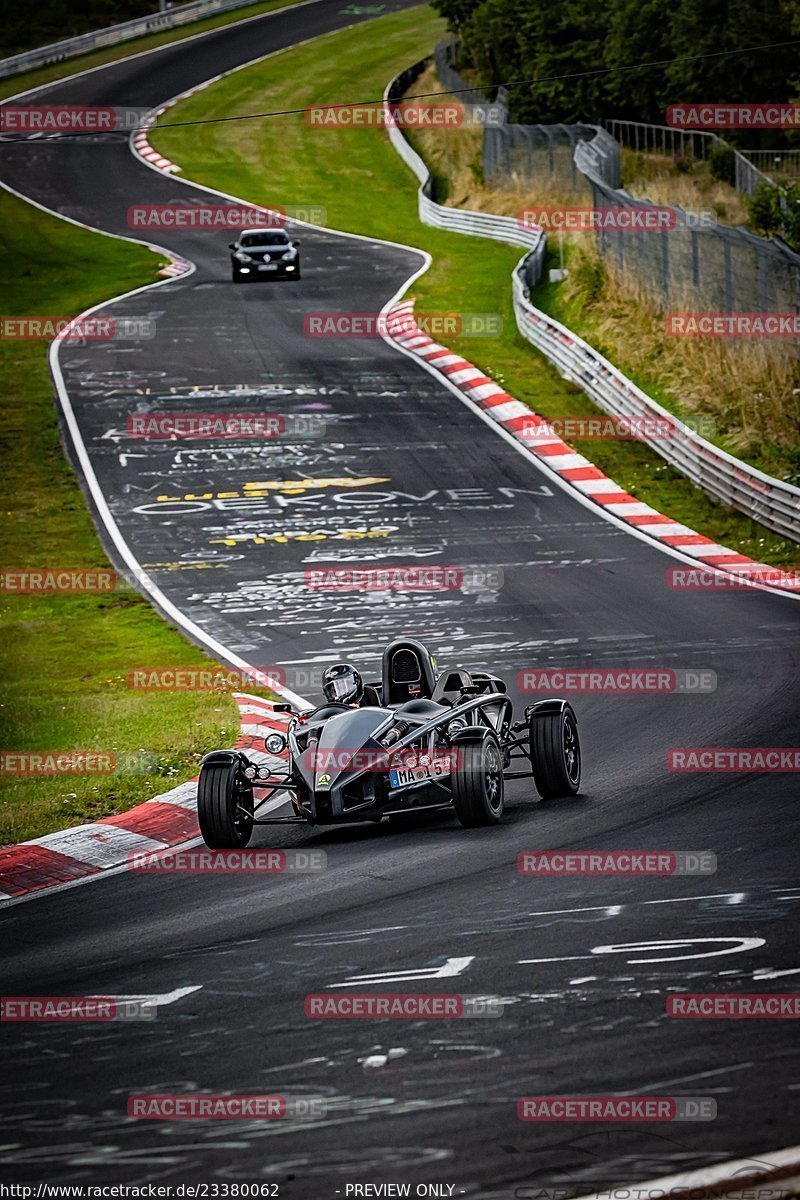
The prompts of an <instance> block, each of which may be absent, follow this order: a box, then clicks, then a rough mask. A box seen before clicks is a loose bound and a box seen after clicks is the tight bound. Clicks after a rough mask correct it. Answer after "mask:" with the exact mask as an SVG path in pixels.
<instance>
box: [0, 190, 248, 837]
mask: <svg viewBox="0 0 800 1200" xmlns="http://www.w3.org/2000/svg"><path fill="white" fill-rule="evenodd" d="M0 245H1V246H2V251H3V255H2V265H0V283H1V284H2V286H3V291H4V294H5V295H6V296H7V297H9V299H8V300H7V301H6V305H5V313H7V314H8V315H22V314H37V313H38V314H42V315H48V316H52V315H55V314H58V315H62V314H63V315H75V314H76V313H78V312H80V311H82V310H83V309H85V308H87V307H89V306H90V305H92V304H96V303H98V302H99V301H101V300H103V299H105V298H107V297H109V296H113V295H117V294H119V293H120V292H123V291H125V290H126V289H128V288H132V287H135V286H137V285H140V284H143V283H147V282H149V281H150V280H152V279H154V278H155V277H156V271H157V268H158V266H159V265H160V264H161V259H160V257H159V256H157V255H156V254H154V253H152V252H151V251H149V250H146V249H144V248H141V247H138V246H132V245H130V244H127V243H125V242H120V241H116V240H114V239H112V238H108V237H103V236H101V235H99V234H94V233H90V232H88V231H86V230H82V229H77V228H75V227H74V226H72V225H68V224H66V223H65V222H63V221H59V220H58V219H56V218H55V217H50V216H48V215H46V214H43V213H41V212H39V211H38V210H37V209H35V208H33V207H31V206H30V205H27V204H25V203H23V202H22V201H20V200H17V199H16V198H15V197H12V196H9V195H8V194H7V193H5V192H0ZM46 350H47V347H46V345H45V344H44V343H43V342H35V341H28V342H23V341H9V340H0V393H1V394H2V401H0V403H1V404H2V426H1V427H0V452H2V455H3V459H2V461H3V500H4V503H3V523H2V535H1V540H2V546H1V547H0V560H1V561H2V563H3V568H4V569H5V570H15V569H31V568H43V567H53V566H58V567H69V568H90V569H94V568H108V566H109V564H108V560H107V559H106V557H105V555H104V553H103V550H102V548H101V546H100V543H99V542H98V539H97V536H96V533H95V531H94V527H93V525H92V522H91V519H90V517H89V513H88V511H87V508H86V504H85V502H84V498H83V494H82V492H81V489H80V487H79V485H78V482H77V480H76V478H75V475H74V474H73V472H72V470H71V468H70V467H69V466H68V464H67V462H66V460H65V458H64V455H63V451H62V448H61V443H60V440H59V432H58V425H57V421H56V411H55V405H54V401H53V388H52V383H51V381H50V375H49V371H48V367H47V358H46ZM0 643H1V648H0V677H2V703H0V733H1V736H2V745H3V747H4V748H5V749H8V750H65V749H78V750H103V751H108V752H110V753H115V754H116V755H118V756H119V759H120V762H121V767H122V769H120V770H119V771H118V772H117V773H115V774H114V775H112V776H97V775H72V776H60V777H54V776H50V777H39V778H23V777H14V776H12V775H2V774H0V842H3V841H7V842H12V841H18V840H22V839H25V838H30V837H37V836H39V835H41V834H43V833H48V832H50V831H51V830H53V829H58V828H60V827H62V826H64V825H70V824H74V823H76V822H78V821H82V820H91V819H93V818H95V817H100V816H104V815H107V814H109V813H112V812H119V811H121V810H122V809H124V808H128V807H130V806H131V805H133V804H136V803H138V802H140V801H142V800H148V799H150V798H151V797H152V796H154V795H157V794H158V793H159V792H163V791H165V790H167V788H169V787H171V786H173V785H174V784H176V783H179V782H182V781H183V780H184V779H188V778H191V777H192V775H194V774H195V773H196V769H197V761H198V757H199V756H200V755H201V754H202V753H204V752H205V751H207V750H208V749H210V748H212V747H214V746H216V745H225V744H230V742H231V740H232V738H233V737H234V735H235V731H236V728H237V723H238V722H237V712H236V705H235V703H234V701H233V700H232V699H231V697H230V696H229V695H227V694H225V693H203V692H177V693H176V692H173V693H167V694H155V693H149V692H136V691H132V690H130V689H129V688H128V686H127V683H126V678H125V677H126V673H127V672H128V671H129V670H130V669H132V668H133V667H136V666H143V665H152V666H159V667H161V666H172V665H180V666H187V667H191V666H196V667H201V666H208V665H209V661H210V660H209V659H208V658H206V656H205V655H204V654H203V653H202V652H201V651H200V650H198V649H197V648H195V647H194V646H191V645H190V644H189V643H188V642H186V641H185V640H184V638H183V637H182V636H181V635H180V634H179V633H178V632H177V631H176V630H175V629H173V628H172V627H170V626H169V625H167V624H166V623H165V621H163V620H162V618H161V617H160V616H158V614H157V613H156V612H155V611H154V610H153V609H152V608H151V607H150V605H149V604H148V603H147V602H146V601H145V600H144V599H143V598H142V597H141V596H139V595H138V593H136V592H133V591H131V590H130V589H124V590H122V589H121V590H119V591H116V592H113V593H108V594H98V595H66V594H61V595H59V594H50V595H44V594H39V595H31V596H24V595H19V594H17V595H14V594H11V593H8V592H0Z"/></svg>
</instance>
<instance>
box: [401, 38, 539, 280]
mask: <svg viewBox="0 0 800 1200" xmlns="http://www.w3.org/2000/svg"><path fill="white" fill-rule="evenodd" d="M428 62H429V59H427V58H426V59H422V60H421V61H420V62H417V63H414V65H413V66H412V67H408V68H407V69H406V70H405V71H402V72H401V73H400V74H399V75H397V76H396V77H395V78H394V79H392V80H391V82H390V83H389V84H388V86H387V88H386V91H385V92H384V95H383V101H384V105H385V107H386V110H387V128H388V131H389V138H390V140H391V143H392V145H393V146H394V148H395V150H396V151H397V153H398V154H399V155H400V157H401V158H402V159H403V161H404V162H405V163H407V164H408V166H409V167H410V168H411V170H412V171H413V172H414V174H415V175H416V177H417V179H418V180H419V184H420V186H419V191H418V193H417V195H418V203H419V217H420V220H421V221H422V222H423V224H425V225H433V226H434V227H435V228H436V229H448V230H450V231H451V232H453V233H466V234H470V235H471V236H472V237H485V238H491V239H493V240H494V241H498V242H510V243H511V245H513V246H524V247H526V248H527V249H528V250H529V251H530V252H531V255H533V262H534V263H535V264H538V274H537V275H536V279H538V278H539V276H540V275H541V272H542V270H543V268H544V256H545V248H546V247H545V235H544V232H543V231H542V230H540V229H525V228H524V227H523V226H521V225H520V224H519V223H518V222H517V220H516V219H515V218H514V217H499V216H496V215H495V214H493V213H481V212H471V211H468V210H466V209H462V208H447V207H446V205H444V204H437V203H436V201H435V200H434V199H432V195H431V193H432V191H433V179H432V177H431V173H430V171H429V170H428V168H427V166H426V165H425V163H424V161H423V160H422V159H421V158H420V156H419V155H418V154H417V152H416V150H414V148H413V147H412V146H411V145H409V143H408V141H407V140H406V138H405V137H404V135H403V133H402V131H401V129H400V128H399V126H398V125H397V124H396V123H393V122H392V120H391V112H392V105H393V103H394V102H396V101H397V100H398V99H399V97H400V96H402V95H403V93H404V92H405V91H406V90H407V89H408V87H409V86H410V85H411V84H412V83H413V82H414V80H415V79H418V78H419V76H420V75H421V74H422V72H423V71H424V69H425V67H426V66H427V65H428ZM533 269H534V271H535V270H536V267H534V268H533Z"/></svg>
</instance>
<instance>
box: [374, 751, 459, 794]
mask: <svg viewBox="0 0 800 1200" xmlns="http://www.w3.org/2000/svg"><path fill="white" fill-rule="evenodd" d="M449 774H450V762H449V759H448V758H447V757H446V756H445V757H442V758H435V759H434V760H433V762H432V763H430V764H429V765H428V766H424V767H414V768H413V770H412V769H411V768H409V767H398V768H397V769H396V770H394V771H390V772H389V786H390V787H393V788H396V787H404V786H405V784H407V783H422V782H423V781H424V780H426V779H438V778H439V777H440V776H442V775H449Z"/></svg>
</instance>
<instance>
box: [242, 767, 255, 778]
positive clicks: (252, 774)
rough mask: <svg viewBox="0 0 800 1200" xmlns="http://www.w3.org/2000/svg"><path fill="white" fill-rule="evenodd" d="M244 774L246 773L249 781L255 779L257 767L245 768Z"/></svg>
mask: <svg viewBox="0 0 800 1200" xmlns="http://www.w3.org/2000/svg"><path fill="white" fill-rule="evenodd" d="M244 773H245V777H246V778H247V779H255V777H256V768H255V767H245V769H244Z"/></svg>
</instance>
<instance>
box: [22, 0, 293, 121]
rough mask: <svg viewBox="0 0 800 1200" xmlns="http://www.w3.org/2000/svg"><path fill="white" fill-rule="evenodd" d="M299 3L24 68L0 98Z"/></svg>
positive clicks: (278, 0)
mask: <svg viewBox="0 0 800 1200" xmlns="http://www.w3.org/2000/svg"><path fill="white" fill-rule="evenodd" d="M296 2H297V0H262V2H261V3H259V4H248V5H246V6H245V7H242V8H236V9H233V10H232V11H231V12H226V13H219V14H218V15H217V16H215V17H206V18H205V19H204V20H202V21H193V22H191V23H190V24H189V25H180V26H178V28H176V29H165V30H162V31H161V32H159V33H148V34H145V35H144V36H143V37H138V38H131V40H130V41H129V42H121V43H119V45H116V46H106V47H104V48H103V49H102V50H92V51H91V52H90V53H89V54H80V55H76V57H75V58H68V59H66V60H65V61H64V62H59V63H50V64H48V66H46V67H38V68H37V69H36V70H35V71H24V72H22V73H21V74H19V75H12V76H11V77H10V78H9V79H3V80H0V100H4V99H5V98H6V97H7V96H15V95H17V93H18V92H26V91H28V89H29V88H35V87H40V86H41V85H42V84H44V83H52V82H53V81H54V80H56V79H64V78H66V77H67V76H68V75H73V74H75V73H76V72H78V71H87V70H89V69H90V68H91V67H101V66H104V65H105V64H106V63H111V62H117V60H118V59H120V58H127V57H128V55H129V54H140V53H141V52H142V51H144V50H152V49H154V48H155V47H156V46H166V45H168V44H169V43H170V42H178V41H181V40H182V39H183V38H187V37H191V36H192V35H193V34H196V33H206V32H207V31H208V30H210V29H219V28H220V27H221V26H222V25H231V24H232V23H233V22H234V21H242V20H244V19H245V18H247V17H255V16H260V15H261V13H268V12H273V11H274V10H275V9H278V8H289V7H290V6H291V5H292V4H294V3H296ZM165 99H166V97H165Z"/></svg>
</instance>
